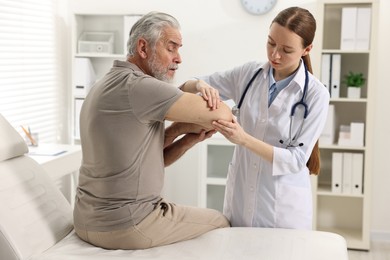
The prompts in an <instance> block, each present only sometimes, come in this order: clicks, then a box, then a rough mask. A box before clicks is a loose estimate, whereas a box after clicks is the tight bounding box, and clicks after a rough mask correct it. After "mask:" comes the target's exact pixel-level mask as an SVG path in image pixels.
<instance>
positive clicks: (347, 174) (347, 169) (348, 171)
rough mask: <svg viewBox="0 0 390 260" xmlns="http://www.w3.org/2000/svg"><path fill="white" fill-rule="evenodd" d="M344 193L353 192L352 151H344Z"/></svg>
mask: <svg viewBox="0 0 390 260" xmlns="http://www.w3.org/2000/svg"><path fill="white" fill-rule="evenodd" d="M342 175H343V177H342V180H343V185H342V188H341V190H342V193H343V194H352V153H343V173H342Z"/></svg>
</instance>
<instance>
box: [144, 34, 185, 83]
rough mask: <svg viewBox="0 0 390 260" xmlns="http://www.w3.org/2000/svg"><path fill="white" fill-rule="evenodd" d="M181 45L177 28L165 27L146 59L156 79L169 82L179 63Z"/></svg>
mask: <svg viewBox="0 0 390 260" xmlns="http://www.w3.org/2000/svg"><path fill="white" fill-rule="evenodd" d="M181 46H182V38H181V34H180V32H179V30H177V29H173V28H170V27H168V28H166V29H165V30H163V33H162V36H161V38H160V39H159V40H158V41H157V43H156V47H155V49H154V52H153V53H151V57H150V59H149V60H148V65H149V69H150V71H151V73H152V76H153V77H155V78H156V79H159V80H162V81H165V82H171V81H172V80H173V78H174V76H175V72H176V70H177V69H178V64H180V63H181V57H180V54H179V48H180V47H181Z"/></svg>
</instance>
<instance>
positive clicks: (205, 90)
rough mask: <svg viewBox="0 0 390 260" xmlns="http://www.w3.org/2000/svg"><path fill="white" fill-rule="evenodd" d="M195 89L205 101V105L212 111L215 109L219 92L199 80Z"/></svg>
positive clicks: (217, 105) (218, 99)
mask: <svg viewBox="0 0 390 260" xmlns="http://www.w3.org/2000/svg"><path fill="white" fill-rule="evenodd" d="M196 89H197V90H198V91H199V92H200V93H201V94H202V96H203V98H204V100H206V101H207V105H208V106H209V107H210V108H212V109H217V108H218V107H219V103H220V102H221V99H220V97H219V91H218V90H217V89H215V88H213V87H211V86H210V85H208V84H207V83H206V82H204V81H202V80H199V81H198V83H197V86H196Z"/></svg>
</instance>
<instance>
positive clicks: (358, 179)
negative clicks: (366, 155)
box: [352, 153, 363, 195]
mask: <svg viewBox="0 0 390 260" xmlns="http://www.w3.org/2000/svg"><path fill="white" fill-rule="evenodd" d="M352 194H355V195H361V194H363V154H362V153H354V154H353V155H352Z"/></svg>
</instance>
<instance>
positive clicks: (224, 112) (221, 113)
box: [217, 102, 233, 121]
mask: <svg viewBox="0 0 390 260" xmlns="http://www.w3.org/2000/svg"><path fill="white" fill-rule="evenodd" d="M217 111H218V115H217V117H218V118H217V120H225V121H232V120H233V114H232V110H231V109H230V108H229V107H228V106H227V105H226V104H225V103H223V102H221V104H220V107H219V108H218V109H217Z"/></svg>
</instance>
